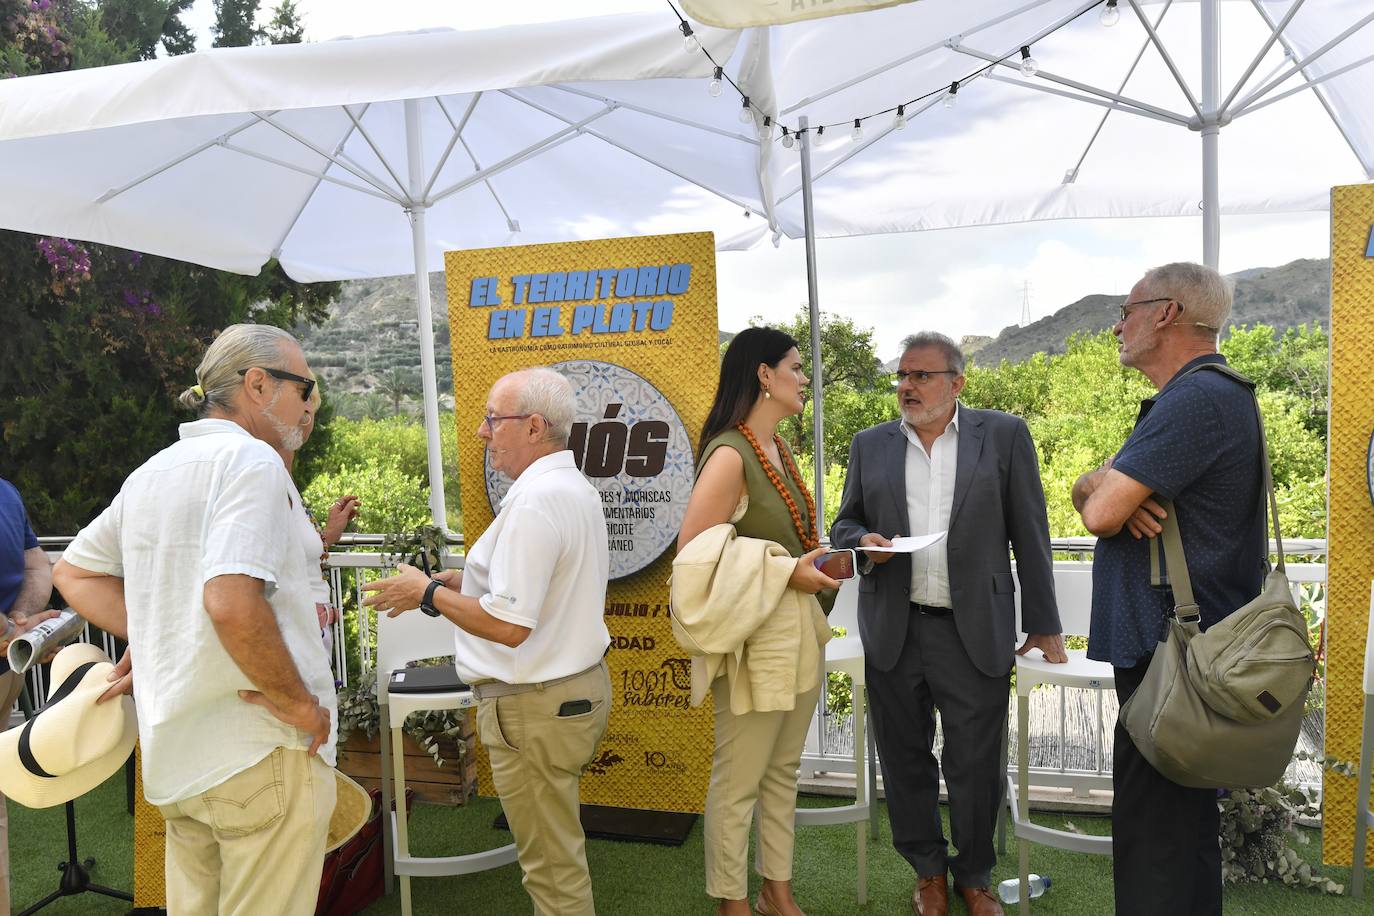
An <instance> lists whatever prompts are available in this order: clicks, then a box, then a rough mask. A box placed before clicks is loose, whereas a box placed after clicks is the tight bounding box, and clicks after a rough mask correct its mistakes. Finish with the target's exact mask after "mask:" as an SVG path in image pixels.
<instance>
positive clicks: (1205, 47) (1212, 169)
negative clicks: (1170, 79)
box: [1201, 0, 1221, 269]
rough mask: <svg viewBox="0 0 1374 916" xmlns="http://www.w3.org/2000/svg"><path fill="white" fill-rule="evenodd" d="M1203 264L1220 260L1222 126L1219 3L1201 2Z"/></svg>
mask: <svg viewBox="0 0 1374 916" xmlns="http://www.w3.org/2000/svg"><path fill="white" fill-rule="evenodd" d="M1201 8H1202V99H1201V103H1202V115H1203V118H1204V121H1203V125H1202V263H1204V264H1206V265H1207V266H1208V267H1211V268H1213V269H1216V267H1217V264H1218V262H1219V261H1220V260H1221V189H1220V178H1221V176H1220V166H1219V163H1218V161H1217V145H1218V140H1219V139H1220V136H1219V135H1220V133H1221V126H1220V125H1219V124H1218V123H1217V105H1218V103H1219V97H1220V88H1221V69H1220V64H1219V61H1220V50H1219V48H1218V46H1217V45H1218V38H1219V33H1218V31H1217V0H1202V3H1201Z"/></svg>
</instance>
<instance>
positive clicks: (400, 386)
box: [377, 366, 417, 415]
mask: <svg viewBox="0 0 1374 916" xmlns="http://www.w3.org/2000/svg"><path fill="white" fill-rule="evenodd" d="M377 392H378V393H379V394H381V395H382V396H383V397H385V398H387V399H389V400H390V401H391V412H392V414H393V415H394V414H399V413H400V412H401V401H402V400H404V399H405V398H407V397H410V396H411V395H414V394H416V393H417V388H416V379H415V374H414V373H413V372H410V371H409V370H407V369H403V368H401V367H400V366H393V367H391V368H390V369H388V370H387V371H386V372H385V373H384V374H383V375H382V377H381V379H379V380H378V382H377Z"/></svg>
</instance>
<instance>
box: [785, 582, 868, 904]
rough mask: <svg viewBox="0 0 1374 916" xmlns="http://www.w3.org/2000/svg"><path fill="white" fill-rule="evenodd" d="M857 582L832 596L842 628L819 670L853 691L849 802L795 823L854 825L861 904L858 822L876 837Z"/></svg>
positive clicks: (863, 876) (864, 869) (862, 843)
mask: <svg viewBox="0 0 1374 916" xmlns="http://www.w3.org/2000/svg"><path fill="white" fill-rule="evenodd" d="M858 607H859V579H858V577H857V576H856V577H855V578H853V579H847V580H846V581H845V582H844V583H843V584H842V585H841V587H840V592H839V594H838V595H837V596H836V598H835V607H834V608H833V609H832V610H831V612H830V625H831V626H838V627H844V628H845V630H846V635H845V636H844V637H842V638H840V639H832V640H830V642H829V643H827V644H826V647H825V671H826V674H829V673H830V672H832V671H838V672H841V673H843V674H847V675H849V677H850V679H851V683H852V684H853V686H854V690H853V698H854V699H853V706H854V804H852V805H839V806H837V807H833V808H798V809H797V815H796V824H797V826H798V827H802V826H814V825H817V824H820V825H825V824H849V823H852V824H854V830H855V836H856V837H857V849H856V853H855V868H854V871H855V881H856V883H857V894H858V902H859V905H860V906H863V905H864V904H865V903H866V902H867V901H868V838H867V837H865V836H864V822H865V821H867V822H868V824H869V828H870V830H871V832H872V834H873V836H874V837H876V836H877V835H878V823H877V815H878V808H877V806H876V805H873V804H871V803H870V799H872V798H873V792H874V783H875V779H874V771H875V765H876V760H877V758H876V755H875V754H874V752H873V749H872V748H871V747H870V746H869V744H870V743H871V740H870V738H869V736H868V730H867V729H866V728H865V725H866V717H867V702H866V701H867V699H868V689H867V682H866V681H865V679H864V647H863V643H862V642H861V641H860V640H859V622H858V621H859V617H858ZM820 702H821V703H822V705H823V704H824V703H825V688H824V685H823V686H822V688H821V700H820Z"/></svg>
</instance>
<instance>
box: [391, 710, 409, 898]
mask: <svg viewBox="0 0 1374 916" xmlns="http://www.w3.org/2000/svg"><path fill="white" fill-rule="evenodd" d="M403 744H404V735H403V734H402V732H401V729H400V726H396V727H394V728H392V729H391V767H392V773H393V774H394V775H395V779H396V790H395V793H396V837H395V844H396V855H397V857H398V858H407V857H409V856H410V832H409V831H410V825H409V823H408V820H409V818H408V814H407V812H406V770H405V748H404V746H403ZM401 916H410V875H401Z"/></svg>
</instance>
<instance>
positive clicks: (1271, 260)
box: [188, 0, 1329, 359]
mask: <svg viewBox="0 0 1374 916" xmlns="http://www.w3.org/2000/svg"><path fill="white" fill-rule="evenodd" d="M272 5H273V0H263V6H264V7H266V8H269V9H270V7H271V6H272ZM298 6H299V8H300V9H301V10H302V11H303V13H304V17H305V23H306V30H307V37H308V38H309V40H312V41H323V40H327V39H329V38H332V37H337V36H340V35H368V34H376V33H380V32H390V31H401V30H408V29H416V28H425V27H434V26H448V27H453V28H463V29H475V28H489V27H494V26H500V25H508V24H515V23H528V22H542V21H550V20H557V19H563V18H567V17H568V16H569V15H571V14H573V11H574V10H575V14H576V15H598V14H603V13H607V14H609V13H622V12H644V11H662V12H663V14H664V16H665V17H667V19H668V20H670V21H671V18H672V13H671V11H669V10H668V8H667V4H666V2H665V0H579V3H578V4H576V5H570V4H567V3H565V2H557V0H503V2H501V3H476V2H471V0H395V2H391V3H386V4H380V3H377V2H376V0H298ZM268 15H270V13H268V12H266V11H264V18H266V17H267V16H268ZM213 21H214V9H213V4H212V2H211V0H197V3H196V6H195V8H194V10H193V12H192V13H191V14H190V16H189V18H188V22H189V23H190V24H191V25H192V26H193V27H194V28H196V29H197V31H198V33H199V35H200V41H199V45H200V47H209V46H210V43H211V36H210V33H209V28H210V25H211V23H212V22H213ZM1328 233H1329V219H1328V216H1327V214H1325V213H1303V214H1291V215H1274V216H1235V217H1226V218H1224V219H1223V222H1222V246H1221V268H1222V270H1223V271H1236V270H1242V269H1246V268H1252V267H1266V266H1278V265H1281V264H1285V263H1287V262H1289V261H1291V260H1294V259H1296V258H1312V257H1325V256H1326V255H1327V254H1328ZM1201 238H1202V225H1201V220H1200V219H1193V218H1156V219H1116V220H1072V221H1060V222H1042V223H1034V224H1023V225H1011V226H992V227H980V228H971V229H955V230H940V231H930V232H920V233H907V234H901V235H886V236H870V237H864V238H852V239H829V240H821V241H820V242H819V243H818V255H817V260H818V265H819V290H820V302H821V307H822V309H824V310H826V311H831V312H835V313H838V314H843V315H846V316H848V317H850V318H852V319H853V320H854V321H855V322H856V323H858V324H859V325H861V326H866V327H872V328H874V330H875V331H876V335H875V338H876V341H877V343H878V353H879V355H880V356H881V357H883V358H884V359H886V358H890V357H892V356H895V355H897V354H896V349H897V346H898V344H897V341H898V340H900V339H901V337H903V336H904V335H906V334H909V333H912V332H913V331H915V330H919V329H922V328H933V329H936V330H940V331H943V332H945V333H947V334H949V335H951V336H953V337H955V338H956V339H957V338H958V337H960V336H962V335H965V334H989V335H995V334H996V333H997V332H998V331H1000V330H1001V329H1002V328H1003V327H1005V326H1007V325H1009V324H1015V323H1016V322H1017V321H1018V320H1019V318H1020V316H1021V306H1022V296H1023V288H1024V285H1025V284H1027V283H1028V284H1029V289H1030V307H1031V315H1032V317H1033V318H1040V317H1043V316H1044V315H1046V314H1049V313H1051V312H1053V311H1055V310H1057V309H1059V308H1061V307H1062V306H1064V305H1067V304H1069V303H1070V302H1073V301H1075V300H1077V299H1079V298H1081V297H1082V296H1085V295H1088V294H1090V293H1125V292H1126V291H1127V290H1129V288H1130V287H1131V285H1132V284H1133V283H1134V282H1135V281H1136V280H1137V279H1138V278H1139V276H1140V274H1141V273H1142V272H1143V271H1144V270H1145V269H1146V268H1148V267H1150V266H1152V265H1155V264H1161V263H1165V262H1167V261H1174V260H1200V259H1201V257H1200V255H1201V247H1202V243H1201ZM718 285H719V307H720V325H721V327H722V328H725V329H727V330H738V329H739V328H742V327H744V326H745V325H746V324H747V323H748V321H749V319H750V318H751V317H752V316H755V315H762V316H763V317H764V318H765V319H782V318H786V317H790V316H791V315H793V314H795V313H796V311H797V310H798V309H799V308H800V307H801V306H802V304H803V303H804V302H805V300H806V268H805V253H804V250H803V245H802V243H801V242H800V241H789V240H786V239H784V240H783V241H782V244H781V246H780V247H778V248H776V249H775V248H773V247H772V246H771V245H769V244H768V243H767V242H765V243H764V244H763V245H762V246H761V247H759V248H757V249H754V250H751V251H744V252H721V253H720V254H719V255H718Z"/></svg>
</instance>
